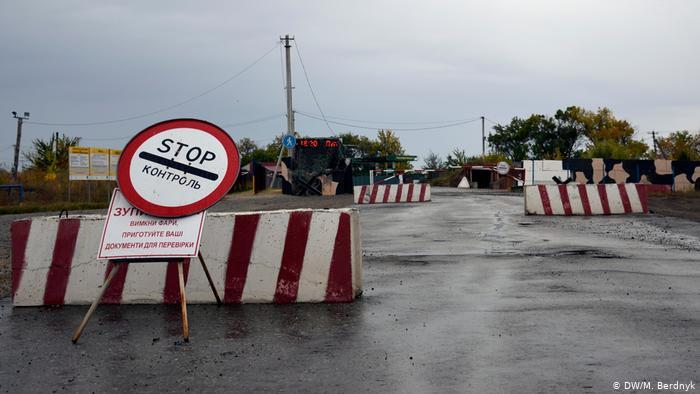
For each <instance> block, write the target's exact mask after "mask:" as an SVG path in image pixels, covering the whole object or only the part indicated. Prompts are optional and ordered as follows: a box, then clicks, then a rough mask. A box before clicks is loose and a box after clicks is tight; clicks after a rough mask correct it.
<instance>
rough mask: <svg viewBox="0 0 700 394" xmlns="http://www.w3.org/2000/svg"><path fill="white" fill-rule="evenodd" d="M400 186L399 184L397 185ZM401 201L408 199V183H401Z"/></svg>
mask: <svg viewBox="0 0 700 394" xmlns="http://www.w3.org/2000/svg"><path fill="white" fill-rule="evenodd" d="M396 187H397V188H398V185H397V186H396ZM399 201H401V202H406V201H408V185H407V184H403V185H401V200H399Z"/></svg>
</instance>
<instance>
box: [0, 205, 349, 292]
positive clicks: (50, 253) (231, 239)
mask: <svg viewBox="0 0 700 394" xmlns="http://www.w3.org/2000/svg"><path fill="white" fill-rule="evenodd" d="M103 224H104V216H99V215H92V216H79V217H75V218H70V219H65V218H64V219H59V218H58V217H55V216H54V217H42V218H32V219H27V220H18V221H15V222H13V223H12V227H11V233H12V234H11V235H12V294H13V304H14V305H15V306H39V305H64V304H65V305H68V304H90V303H92V302H93V301H94V300H95V298H96V297H97V296H98V294H99V291H100V286H101V285H102V283H103V281H104V279H105V277H106V276H107V275H108V273H109V272H110V271H111V270H112V269H113V268H114V267H115V264H114V263H112V262H109V261H105V260H97V257H96V255H97V249H98V246H99V243H100V234H101V232H102V227H103ZM359 229H360V227H359V213H358V211H357V210H354V209H335V210H310V209H302V210H284V211H269V212H245V213H212V214H208V215H207V218H206V227H205V230H204V233H203V235H202V241H201V249H200V251H201V253H202V256H203V258H204V259H205V260H206V262H207V265H208V266H209V271H210V273H211V275H212V278H213V281H214V284H215V286H216V288H217V290H218V291H219V292H220V293H221V294H222V295H223V297H222V298H223V301H224V302H225V303H233V304H237V303H249V302H260V303H292V302H349V301H352V300H353V299H354V298H355V297H356V296H358V295H359V294H360V293H361V291H362V249H361V239H360V232H359V231H360V230H359ZM164 261H165V260H164ZM176 261H178V260H173V261H170V262H163V263H143V264H125V265H124V266H123V267H121V269H120V270H119V272H118V274H117V275H116V276H115V277H114V279H113V281H112V284H111V285H110V287H109V288H108V290H107V293H106V294H105V296H104V298H103V299H102V303H107V304H158V303H166V304H170V303H178V302H179V297H180V296H179V294H180V293H179V287H178V276H177V275H178V274H177V264H176ZM179 261H181V260H179ZM195 261H196V260H193V263H194V262H195ZM189 265H190V262H189V259H188V260H186V262H185V281H186V288H187V302H189V303H212V302H214V300H213V298H212V293H211V288H210V287H209V283H208V281H207V278H206V276H205V274H204V273H203V272H202V270H200V269H193V270H189Z"/></svg>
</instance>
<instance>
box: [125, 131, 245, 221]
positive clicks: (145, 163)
mask: <svg viewBox="0 0 700 394" xmlns="http://www.w3.org/2000/svg"><path fill="white" fill-rule="evenodd" d="M239 171H240V156H239V154H238V148H237V147H236V144H235V143H234V142H233V139H232V138H231V137H230V136H229V135H228V134H227V133H226V132H225V131H224V130H222V129H221V128H219V127H218V126H216V125H214V124H212V123H209V122H206V121H203V120H197V119H173V120H167V121H164V122H160V123H157V124H154V125H152V126H149V127H147V128H146V129H144V130H143V131H141V132H140V133H138V134H136V136H134V137H133V138H132V139H131V141H129V143H127V144H126V147H124V150H123V151H122V154H121V157H120V158H119V163H118V164H117V182H118V184H119V188H120V189H121V191H122V193H123V194H124V197H125V198H126V199H127V200H128V201H129V202H130V203H131V204H132V205H134V206H135V207H136V208H138V209H140V210H141V211H143V212H145V213H147V214H149V215H152V216H159V217H181V216H188V215H193V214H195V213H198V212H201V211H203V210H205V209H207V208H209V207H211V206H212V205H214V204H215V203H216V202H217V201H219V200H220V199H221V198H223V197H224V196H225V195H226V193H227V192H228V191H229V190H230V189H231V187H232V186H233V184H234V182H235V181H236V178H237V177H238V173H239Z"/></svg>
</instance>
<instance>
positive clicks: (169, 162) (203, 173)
mask: <svg viewBox="0 0 700 394" xmlns="http://www.w3.org/2000/svg"><path fill="white" fill-rule="evenodd" d="M139 157H140V158H142V159H144V160H148V161H152V162H154V163H158V164H161V165H164V166H166V167H170V168H174V169H176V170H180V171H184V172H185V174H192V175H197V176H199V177H202V178H204V179H209V180H210V181H215V180H217V179H218V178H219V175H218V174H214V173H213V172H209V171H207V170H202V169H201V168H196V167H192V166H188V165H187V164H183V163H178V162H176V161H175V160H173V159H166V158H165V157H160V156H157V155H154V154H153V153H148V152H141V153H139Z"/></svg>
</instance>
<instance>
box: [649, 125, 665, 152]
mask: <svg viewBox="0 0 700 394" xmlns="http://www.w3.org/2000/svg"><path fill="white" fill-rule="evenodd" d="M650 134H651V139H652V141H653V143H654V157H655V158H658V157H659V156H658V153H657V149H658V150H660V151H661V156H663V158H664V159H665V158H666V154H665V153H664V151H663V149H661V147H660V146H659V144H658V143H657V142H656V131H652V132H651V133H650Z"/></svg>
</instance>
